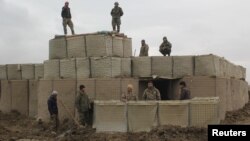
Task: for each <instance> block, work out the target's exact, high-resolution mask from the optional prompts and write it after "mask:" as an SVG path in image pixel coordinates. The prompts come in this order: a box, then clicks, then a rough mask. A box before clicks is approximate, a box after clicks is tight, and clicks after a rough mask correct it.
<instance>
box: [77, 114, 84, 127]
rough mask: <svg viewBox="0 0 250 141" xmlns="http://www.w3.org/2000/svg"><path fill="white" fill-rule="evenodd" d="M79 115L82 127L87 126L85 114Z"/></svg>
mask: <svg viewBox="0 0 250 141" xmlns="http://www.w3.org/2000/svg"><path fill="white" fill-rule="evenodd" d="M78 114H79V120H80V123H81V125H84V124H85V121H84V113H82V112H79V113H78Z"/></svg>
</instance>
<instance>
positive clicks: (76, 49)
mask: <svg viewBox="0 0 250 141" xmlns="http://www.w3.org/2000/svg"><path fill="white" fill-rule="evenodd" d="M67 53H68V55H67V56H68V57H69V58H76V57H77V58H81V57H86V48H85V36H73V37H67Z"/></svg>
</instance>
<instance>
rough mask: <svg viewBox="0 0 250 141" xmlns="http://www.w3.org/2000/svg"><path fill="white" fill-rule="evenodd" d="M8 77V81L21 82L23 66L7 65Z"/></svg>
mask: <svg viewBox="0 0 250 141" xmlns="http://www.w3.org/2000/svg"><path fill="white" fill-rule="evenodd" d="M7 76H8V80H21V79H22V73H21V65H18V64H10V65H7Z"/></svg>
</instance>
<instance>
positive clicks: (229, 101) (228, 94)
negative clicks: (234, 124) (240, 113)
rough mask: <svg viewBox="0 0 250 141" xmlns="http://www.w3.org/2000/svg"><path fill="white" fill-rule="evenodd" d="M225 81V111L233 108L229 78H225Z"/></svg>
mask: <svg viewBox="0 0 250 141" xmlns="http://www.w3.org/2000/svg"><path fill="white" fill-rule="evenodd" d="M226 81H227V91H226V96H225V97H224V98H225V99H226V105H227V107H226V111H232V110H233V102H234V101H233V99H232V90H231V80H230V79H226Z"/></svg>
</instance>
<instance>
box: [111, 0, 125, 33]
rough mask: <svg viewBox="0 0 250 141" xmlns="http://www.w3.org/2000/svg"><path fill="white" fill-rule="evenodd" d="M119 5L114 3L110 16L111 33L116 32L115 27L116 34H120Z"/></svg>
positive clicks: (121, 14)
mask: <svg viewBox="0 0 250 141" xmlns="http://www.w3.org/2000/svg"><path fill="white" fill-rule="evenodd" d="M118 5H119V3H118V2H115V7H114V8H113V9H112V10H111V16H112V27H113V31H116V26H117V32H118V33H119V32H120V25H121V16H123V11H122V8H121V7H119V6H118Z"/></svg>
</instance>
